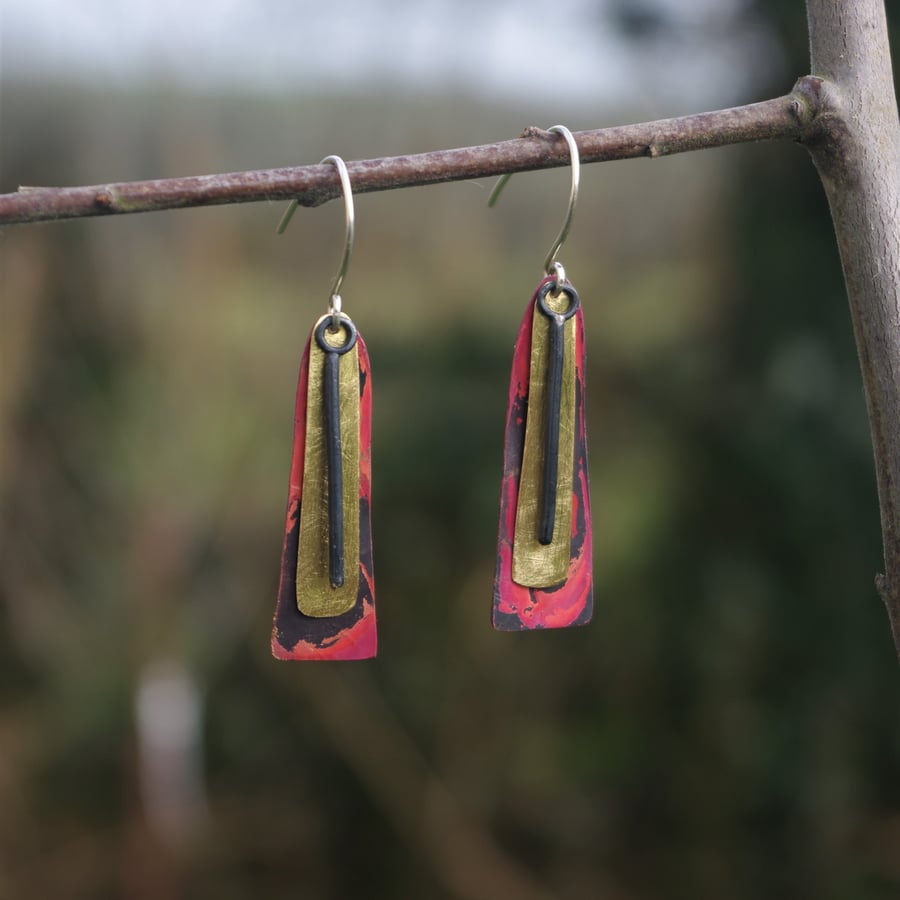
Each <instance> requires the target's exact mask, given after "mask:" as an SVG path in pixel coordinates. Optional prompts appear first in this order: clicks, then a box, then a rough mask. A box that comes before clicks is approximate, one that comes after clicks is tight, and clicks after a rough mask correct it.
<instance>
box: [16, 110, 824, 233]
mask: <svg viewBox="0 0 900 900" xmlns="http://www.w3.org/2000/svg"><path fill="white" fill-rule="evenodd" d="M811 115H812V113H811V111H810V110H809V109H808V108H807V107H806V106H805V105H804V104H802V103H801V102H800V101H798V99H797V96H796V95H794V94H789V95H786V96H784V97H777V98H775V99H773V100H765V101H763V102H761V103H753V104H750V105H749V106H737V107H733V108H731V109H722V110H717V111H715V112H706V113H699V114H697V115H692V116H682V117H680V118H676V119H660V120H658V121H655V122H644V123H640V124H637V125H622V126H618V127H615V128H602V129H598V130H596V131H582V132H579V133H577V134H576V135H575V139H576V142H577V144H578V150H579V153H580V156H581V161H582V162H584V163H592V162H604V161H608V160H613V159H631V158H634V157H639V156H649V157H658V156H668V155H671V154H673V153H683V152H685V151H687V150H701V149H705V148H709V147H721V146H724V145H726V144H739V143H746V142H748V141H764V140H775V139H798V138H800V136H801V134H802V131H803V129H804V127H805V126H806V124H808V120H809V118H810V117H811ZM568 164H569V153H568V149H567V147H566V142H565V141H564V140H563V139H562V138H561V137H560V136H559V135H557V134H554V133H550V132H547V131H542V130H541V129H539V128H527V129H526V130H525V131H524V132H523V134H522V136H521V137H520V138H517V139H515V140H511V141H503V142H501V143H497V144H483V145H481V146H477V147H462V148H459V149H456V150H438V151H435V152H431V153H417V154H414V155H411V156H394V157H386V158H383V159H369V160H361V161H357V162H350V163H348V164H347V169H348V171H349V173H350V179H351V182H352V183H353V190H354V192H355V193H360V194H363V193H368V192H371V191H389V190H394V189H396V188H403V187H414V186H418V185H426V184H436V183H439V182H445V181H463V180H468V179H473V178H484V177H488V176H496V175H504V174H507V173H513V172H524V171H531V170H535V169H547V168H553V167H556V166H566V165H568ZM338 196H340V183H339V181H338V178H337V174H336V172H335V170H334V167H333V166H331V165H327V164H326V165H322V164H318V165H313V166H300V167H297V168H282V169H263V170H259V171H253V172H232V173H229V174H225V175H199V176H191V177H187V178H167V179H160V180H156V181H131V182H123V183H120V184H102V185H90V186H87V187H27V188H20V189H19V191H18V192H16V193H13V194H3V195H0V224H7V225H11V224H15V223H21V222H41V221H47V220H51V219H72V218H80V217H82V216H101V215H115V214H122V213H136V212H150V211H153V210H162V209H180V208H184V207H189V206H212V205H215V204H223V203H249V202H252V201H257V200H290V199H295V200H297V201H298V203H300V204H301V205H303V206H319V205H321V204H323V203H326V202H327V201H329V200H332V199H334V198H335V197H338Z"/></svg>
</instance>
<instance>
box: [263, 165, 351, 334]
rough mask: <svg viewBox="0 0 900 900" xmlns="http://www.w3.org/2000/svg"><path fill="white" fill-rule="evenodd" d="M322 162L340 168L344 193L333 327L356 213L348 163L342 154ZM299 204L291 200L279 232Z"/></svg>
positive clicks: (332, 304) (336, 323) (331, 305)
mask: <svg viewBox="0 0 900 900" xmlns="http://www.w3.org/2000/svg"><path fill="white" fill-rule="evenodd" d="M322 163H331V164H332V165H333V166H334V167H335V168H336V169H337V170H338V177H339V178H340V180H341V191H342V192H343V194H344V222H345V230H344V256H343V258H342V259H341V265H340V268H339V269H338V271H337V275H335V277H334V283H333V284H332V286H331V301H330V303H329V304H328V312H329V313H330V314H331V322H332V325H331V327H332V329H333V330H336V329H337V328H338V327H339V324H340V323H339V317H340V313H341V285H342V284H343V283H344V276H345V275H346V274H347V270H348V269H349V268H350V257H351V256H352V255H353V239H354V236H355V234H356V213H355V211H354V208H353V190H352V189H351V186H350V174H349V173H348V172H347V164H346V163H345V162H344V160H342V159H341V158H340V156H326V157H325V159H323V160H322V162H321V163H320V165H321V164H322ZM298 206H299V204H298V203H297V201H296V200H291V202H290V205H289V206H288V208H287V209H286V210H285V211H284V215H283V216H282V217H281V222H279V224H278V234H284V230H285V229H286V228H287V227H288V223H289V222H290V221H291V219H292V218H293V215H294V213H295V212H296V210H297V207H298Z"/></svg>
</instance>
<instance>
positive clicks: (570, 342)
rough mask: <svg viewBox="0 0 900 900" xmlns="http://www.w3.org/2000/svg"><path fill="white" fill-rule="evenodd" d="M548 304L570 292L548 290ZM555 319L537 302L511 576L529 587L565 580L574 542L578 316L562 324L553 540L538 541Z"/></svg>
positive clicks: (562, 304)
mask: <svg viewBox="0 0 900 900" xmlns="http://www.w3.org/2000/svg"><path fill="white" fill-rule="evenodd" d="M544 302H545V303H546V305H547V306H548V307H549V308H550V309H552V310H554V312H560V313H562V312H565V310H566V308H567V307H568V304H569V302H570V301H569V297H568V296H567V295H566V294H564V293H561V294H560V295H559V297H557V298H555V299H554V298H553V297H552V296H551V295H549V294H548V295H547V297H546V299H545V301H544ZM549 333H550V320H549V319H548V318H547V317H546V316H545V315H544V314H543V313H542V312H541V311H540V310H539V309H538V308H537V307H536V306H535V310H534V320H533V323H532V326H531V373H530V375H529V385H528V413H527V418H526V421H525V447H524V450H523V453H522V470H521V474H520V476H519V502H518V506H517V507H516V533H515V538H514V540H513V558H512V579H513V581H515V582H516V583H517V584H521V585H523V586H524V587H535V588H547V587H553V586H554V585H557V584H562V582H563V581H565V580H566V575H567V573H568V571H569V560H570V558H571V544H572V478H573V470H574V467H575V316H571V317H570V318H569V319H567V320H566V322H565V325H564V326H563V377H562V393H561V398H560V410H559V469H558V474H557V490H556V521H555V523H554V528H553V540H552V541H551V542H550V543H549V544H541V543H540V542H539V541H538V527H539V523H540V515H541V509H540V504H541V481H542V479H543V469H544V430H545V426H544V418H545V408H546V397H545V391H546V382H547V345H548V336H549Z"/></svg>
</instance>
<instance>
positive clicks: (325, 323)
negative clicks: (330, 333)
mask: <svg viewBox="0 0 900 900" xmlns="http://www.w3.org/2000/svg"><path fill="white" fill-rule="evenodd" d="M338 321H339V323H340V325H342V326H343V327H344V328H346V329H347V341H346V343H345V344H344V345H343V346H342V347H335V346H333V345H332V344H329V343H328V341H327V340H325V330H326V329H328V330H331V326H332V319H331V318H329V317H328V316H326V317H325V318H323V319H322V321H321V322H319V324H318V325H317V326H316V343H317V344H318V345H319V346H320V347H321V348H322V349H323V350H324V351H325V352H326V353H337V354H338V356H341V355H342V354H344V353H346V352H347V351H348V350H352V349H353V347H354V345H355V344H356V338H357V336H358V334H357V331H356V326H355V325H354V324H353V321H352V320H351V319H350V316H348V315H345V314H344V313H338Z"/></svg>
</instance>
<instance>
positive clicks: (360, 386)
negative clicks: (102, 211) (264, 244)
mask: <svg viewBox="0 0 900 900" xmlns="http://www.w3.org/2000/svg"><path fill="white" fill-rule="evenodd" d="M322 162H323V163H325V162H328V163H332V164H333V165H334V166H335V167H336V168H337V170H338V175H339V176H340V180H341V187H342V188H343V192H344V204H345V210H346V240H345V244H344V257H343V260H342V262H341V267H340V270H339V271H338V274H337V277H336V278H335V281H334V285H333V287H332V290H331V302H330V304H329V308H328V312H327V313H326V314H325V315H323V316H322V317H321V318H320V319H319V320H318V321H317V322H316V323H315V325H314V326H313V329H312V332H311V333H310V336H309V338H308V339H307V341H306V346H305V348H304V350H303V357H302V359H301V362H300V376H299V379H298V384H297V402H296V412H295V415H294V445H293V450H292V453H291V475H290V487H289V491H288V503H287V514H286V517H285V527H284V548H283V550H282V556H281V580H280V582H279V585H278V599H277V602H276V606H275V621H274V625H273V628H272V655H273V656H275V657H276V658H277V659H368V658H370V657H373V656H375V653H376V650H377V634H376V628H375V582H374V577H373V566H372V529H371V514H370V505H371V480H372V464H371V431H372V428H371V423H372V380H371V376H370V367H369V354H368V352H367V351H366V345H365V343H364V341H363V339H362V336H361V335H360V334H359V332H358V331H357V329H356V326H355V325H354V324H353V322H352V320H351V319H350V317H349V316H348V315H346V314H345V313H343V312H341V296H340V293H339V291H340V287H341V284H342V282H343V280H344V276H345V274H346V273H347V269H348V267H349V264H350V255H351V253H352V250H353V236H354V212H353V195H352V192H351V188H350V178H349V175H348V173H347V167H346V165H345V164H344V161H343V160H342V159H341V158H340V157H339V156H329V157H326V158H325V159H323V160H322ZM295 208H296V202H294V203H292V204H291V206H290V207H289V209H288V211H287V213H286V214H285V216H284V218H283V219H282V223H281V225H280V226H279V232H282V231H283V230H284V228H285V227H286V226H287V223H288V221H289V220H290V218H291V216H292V215H293V212H294V209H295Z"/></svg>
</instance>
